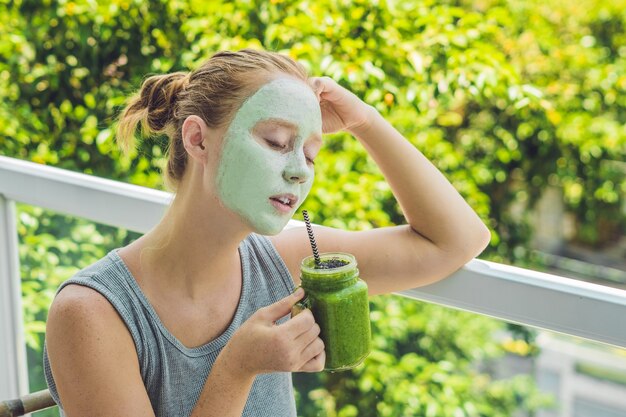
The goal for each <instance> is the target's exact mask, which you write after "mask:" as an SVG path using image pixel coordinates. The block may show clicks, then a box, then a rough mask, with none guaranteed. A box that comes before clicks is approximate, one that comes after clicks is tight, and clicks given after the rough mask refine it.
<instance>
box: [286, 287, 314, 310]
mask: <svg viewBox="0 0 626 417" xmlns="http://www.w3.org/2000/svg"><path fill="white" fill-rule="evenodd" d="M300 287H301V285H298V286H297V287H296V288H295V289H294V290H293V292H296V291H297V290H298V288H300ZM293 292H292V294H293ZM310 308H311V300H310V299H309V296H308V295H306V294H305V295H304V298H303V299H302V300H300V301H298V302H297V303H295V304H294V305H293V307H292V308H291V317H292V318H293V317H295V316H297V315H298V314H300V313H302V312H303V311H304V310H306V309H310Z"/></svg>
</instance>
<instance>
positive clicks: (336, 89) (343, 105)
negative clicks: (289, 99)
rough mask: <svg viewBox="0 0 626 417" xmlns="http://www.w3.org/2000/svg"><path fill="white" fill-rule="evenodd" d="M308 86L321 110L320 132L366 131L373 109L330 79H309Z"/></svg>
mask: <svg viewBox="0 0 626 417" xmlns="http://www.w3.org/2000/svg"><path fill="white" fill-rule="evenodd" d="M308 83H309V85H310V86H311V88H313V91H314V92H315V94H316V95H317V98H318V100H319V102H320V107H321V109H322V132H323V133H334V132H338V131H340V130H345V131H348V132H350V133H354V132H355V131H356V130H363V129H366V128H367V126H368V125H369V123H370V120H371V117H372V116H371V112H372V111H375V109H374V108H373V107H372V106H370V105H368V104H366V103H364V102H363V101H362V100H361V99H360V98H358V97H357V96H356V95H355V94H354V93H352V92H351V91H348V90H346V89H345V88H343V87H342V86H340V85H339V84H337V83H336V82H335V80H333V79H332V78H330V77H311V78H309V80H308Z"/></svg>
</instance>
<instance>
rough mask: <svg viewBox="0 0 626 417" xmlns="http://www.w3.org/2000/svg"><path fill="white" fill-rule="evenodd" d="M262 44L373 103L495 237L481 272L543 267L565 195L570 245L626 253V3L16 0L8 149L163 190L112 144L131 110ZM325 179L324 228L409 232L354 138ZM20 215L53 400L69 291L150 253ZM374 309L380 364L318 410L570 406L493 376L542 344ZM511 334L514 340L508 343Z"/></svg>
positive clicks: (0, 141)
mask: <svg viewBox="0 0 626 417" xmlns="http://www.w3.org/2000/svg"><path fill="white" fill-rule="evenodd" d="M244 47H251V48H260V49H261V48H262V49H269V50H273V51H279V52H283V53H285V54H288V55H290V56H291V57H292V58H294V59H296V60H298V61H300V62H302V63H303V64H304V65H305V66H306V67H307V68H308V69H309V70H310V73H311V74H312V75H315V76H319V75H327V76H330V77H332V78H334V79H335V80H336V81H338V82H339V83H340V84H342V85H343V86H345V87H347V88H348V89H350V90H351V91H353V92H354V93H355V94H357V95H358V96H359V97H361V98H362V99H363V100H364V101H365V102H367V103H369V104H371V105H373V106H375V107H376V108H377V109H378V111H379V112H380V113H381V114H382V115H383V116H384V117H386V118H387V119H388V120H389V121H390V122H391V123H392V124H393V125H394V126H396V128H397V129H398V130H399V131H400V132H401V133H403V134H404V136H405V137H406V138H407V139H408V140H409V141H410V142H411V143H412V144H414V145H415V146H416V147H417V148H419V149H420V150H421V151H422V152H423V153H424V154H425V155H426V156H427V157H428V158H429V159H430V160H431V161H432V162H433V163H434V164H435V165H436V166H437V167H438V168H439V169H440V170H441V171H442V172H444V174H445V175H446V176H447V178H448V179H449V180H450V181H451V182H452V183H453V185H454V186H455V187H456V188H457V190H459V192H460V193H461V194H462V195H463V196H464V197H465V198H466V199H467V201H468V202H469V204H470V205H471V206H472V207H473V208H474V209H475V210H476V211H477V212H478V213H479V214H480V216H481V217H482V218H483V220H484V221H485V223H486V224H488V225H489V227H490V228H491V231H492V236H493V238H492V241H491V245H490V247H489V248H488V249H487V250H486V251H485V253H484V254H483V255H481V258H483V259H488V260H493V261H497V262H504V263H510V264H515V265H519V266H524V267H531V268H534V269H542V268H543V267H544V266H545V265H543V264H542V258H540V257H537V256H536V252H534V250H533V247H534V244H535V243H537V241H536V240H535V239H534V237H535V236H536V233H535V231H536V230H537V222H536V219H535V217H536V213H537V211H536V206H537V202H538V201H540V200H541V198H542V196H543V195H544V194H545V192H546V190H548V189H550V190H555V191H556V193H557V194H556V195H557V196H559V197H560V199H559V200H560V201H561V202H562V211H563V213H564V215H565V216H566V220H567V225H568V227H564V228H563V233H562V235H559V236H558V237H559V244H560V245H561V246H563V245H574V246H576V247H579V248H587V249H589V250H611V249H612V248H615V247H622V246H620V245H623V242H624V229H625V226H626V216H625V212H626V209H625V208H626V162H625V159H626V158H625V156H626V125H625V121H626V1H624V0H615V1H612V2H604V1H601V0H577V1H576V2H571V1H565V0H543V1H538V0H526V1H522V0H474V1H471V0H466V1H463V0H459V1H420V0H406V1H391V0H388V1H376V0H359V1H347V0H343V1H340V0H317V1H281V0H271V1H243V0H237V1H228V2H224V1H210V2H204V1H197V0H173V1H151V2H147V1H141V0H113V1H111V0H107V1H98V2H96V1H95V0H89V1H83V0H80V1H51V0H43V1H42V0H37V1H33V0H23V1H19V0H18V1H8V0H0V97H1V98H2V99H1V100H0V154H2V155H6V156H11V157H15V158H19V159H23V160H29V161H35V162H38V163H41V164H48V165H53V166H56V167H59V168H64V169H68V170H72V171H78V172H83V173H87V174H91V175H96V176H100V177H106V178H110V179H114V180H118V181H124V182H129V183H133V184H138V185H142V186H146V187H152V188H159V189H162V183H161V176H160V170H161V168H162V167H163V166H164V163H165V156H164V154H165V151H166V144H167V142H166V141H165V140H164V138H163V137H155V138H152V139H150V140H146V141H144V142H142V144H141V145H140V147H139V149H138V150H137V152H135V153H134V154H133V155H131V156H130V157H123V156H122V155H121V154H120V151H119V150H118V149H117V147H116V144H115V141H114V137H113V132H114V119H115V117H116V116H117V114H118V112H119V111H120V109H121V106H122V105H123V104H124V101H125V99H126V97H128V96H129V95H130V94H131V93H133V92H134V91H136V90H137V89H138V87H139V86H140V84H141V81H142V80H143V79H144V78H145V77H146V76H148V75H151V74H156V73H164V72H172V71H179V70H183V71H186V70H189V69H193V68H195V67H196V66H197V65H199V63H200V62H202V61H203V60H205V59H206V58H208V57H210V56H211V55H212V54H213V53H215V52H217V51H218V50H222V49H231V50H236V49H241V48H244ZM316 177H317V178H316V184H315V186H314V187H313V190H312V192H311V194H310V196H309V197H308V199H307V201H306V202H305V204H304V205H303V207H302V208H303V209H307V210H308V211H309V213H311V218H312V221H314V222H316V223H319V224H324V225H328V226H333V227H338V228H346V229H352V230H363V229H368V228H373V227H384V226H390V225H395V224H403V223H406V221H405V219H404V217H403V216H402V213H401V211H400V209H399V206H398V204H397V203H396V201H395V199H394V198H393V195H392V193H391V190H390V188H389V186H388V185H387V183H386V182H385V180H384V178H383V177H382V175H381V173H380V171H379V170H378V168H377V166H376V165H375V163H374V161H373V160H372V159H371V158H370V157H369V156H368V155H367V153H366V152H365V150H364V148H363V147H362V146H361V145H360V144H359V143H358V141H356V140H355V139H354V138H352V137H350V136H349V135H347V134H334V135H328V136H326V138H325V146H324V148H323V150H322V152H321V153H320V157H319V158H318V160H317V161H316ZM424 198H428V196H424ZM18 209H19V221H20V223H19V235H20V245H21V246H20V260H21V267H22V277H23V296H24V308H25V311H24V315H25V326H26V330H27V343H28V355H29V364H30V366H29V368H30V378H31V390H32V391H34V390H38V389H42V388H45V381H44V380H43V376H42V368H41V354H42V345H43V340H44V332H45V320H46V316H47V309H48V306H49V305H50V303H51V301H52V297H53V296H54V292H55V290H56V288H57V286H58V285H59V284H60V283H61V282H62V281H63V280H65V279H67V278H69V277H70V276H71V275H72V274H73V273H74V272H76V271H77V270H78V269H79V268H82V267H84V266H86V265H88V264H90V263H92V262H94V261H95V260H97V259H98V258H100V257H102V256H104V255H105V254H106V253H107V251H109V250H111V249H112V248H114V247H118V246H121V245H125V244H127V243H129V242H130V241H132V240H133V239H135V238H137V237H138V236H137V234H135V233H131V232H128V231H124V230H118V229H115V228H111V227H109V226H105V225H99V224H90V223H89V222H86V221H83V220H81V219H73V218H67V217H65V216H62V215H60V214H57V213H52V212H47V211H44V210H42V209H40V208H37V207H30V206H25V205H18ZM557 229H558V230H560V229H562V228H561V225H560V224H559V225H558V227H557ZM540 243H541V242H539V244H540ZM371 303H372V305H371V308H372V322H373V326H374V344H375V349H374V351H373V353H372V355H371V356H370V357H369V358H368V360H367V362H366V364H365V365H364V366H361V367H359V368H358V369H356V370H354V371H351V372H349V373H340V374H319V375H295V376H294V380H295V383H296V388H297V391H298V393H297V401H298V410H299V414H300V415H303V416H313V415H317V416H327V417H335V416H339V417H349V416H357V415H358V416H418V415H419V416H429V417H430V416H432V417H438V416H454V417H460V416H489V417H492V416H493V417H496V416H510V415H513V414H514V413H516V412H522V413H525V414H524V415H533V413H535V412H536V410H539V409H540V408H542V407H551V406H554V404H553V402H551V401H550V399H549V398H546V396H544V395H542V394H540V393H539V392H538V390H537V389H536V387H535V385H534V382H533V380H532V377H530V376H525V375H518V376H515V377H513V378H507V379H497V378H495V377H493V376H492V375H490V374H489V372H487V371H486V369H488V364H489V363H491V362H493V361H496V360H497V359H498V358H500V357H502V356H503V355H519V356H532V355H535V354H536V353H537V348H536V346H535V345H534V343H533V338H534V334H533V332H532V331H530V330H528V329H526V328H523V327H520V326H515V325H510V324H506V323H502V322H499V321H496V320H492V319H490V318H487V317H482V316H477V315H473V314H468V313H464V312H460V311H453V310H450V309H446V308H442V307H439V306H436V305H429V304H423V303H418V302H415V301H410V300H405V299H402V298H400V297H397V296H380V297H374V298H372V300H371ZM503 332H505V333H507V334H510V335H512V337H513V339H510V338H509V339H505V340H504V341H503V339H502V338H498V337H495V335H498V334H503ZM551 404H552V405H551ZM37 415H41V416H56V415H58V412H57V411H56V410H51V411H47V412H42V413H38V414H37Z"/></svg>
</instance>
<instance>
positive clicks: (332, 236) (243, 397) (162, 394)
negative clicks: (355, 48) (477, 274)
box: [44, 49, 490, 417]
mask: <svg viewBox="0 0 626 417" xmlns="http://www.w3.org/2000/svg"><path fill="white" fill-rule="evenodd" d="M139 123H141V125H142V127H143V130H144V132H147V133H166V134H167V135H168V136H169V138H170V145H169V146H170V147H169V151H170V152H169V161H168V165H167V170H166V172H165V181H166V184H167V185H168V186H169V188H170V189H171V190H172V191H174V192H175V198H174V200H173V202H172V205H171V207H170V208H169V210H168V211H167V213H166V214H165V216H164V217H163V219H162V220H161V222H159V223H158V224H157V225H156V226H155V227H154V228H153V229H152V230H150V231H149V232H148V233H146V234H145V235H143V236H142V237H141V238H139V239H137V240H136V241H134V242H132V243H131V244H129V245H128V246H125V247H123V248H118V249H115V250H113V251H111V252H110V253H109V254H108V255H107V256H106V257H104V258H103V259H101V260H99V261H98V262H96V263H95V264H93V265H91V266H89V267H87V268H85V269H83V270H81V271H79V272H78V273H77V274H76V275H75V276H73V277H72V278H71V279H70V280H68V281H66V282H65V283H63V285H62V286H61V287H60V288H59V290H58V292H57V295H56V297H55V299H54V302H53V303H52V306H51V308H50V312H49V317H48V324H47V326H48V327H47V334H46V345H45V349H44V364H45V370H46V378H47V381H48V385H49V387H50V390H51V392H52V395H53V397H54V399H55V401H57V403H58V404H59V406H60V407H61V408H62V409H63V411H64V413H65V415H67V416H70V417H75V416H84V415H89V416H99V415H102V416H112V415H116V416H126V415H127V416H154V415H157V416H194V417H199V416H219V417H225V416H241V415H244V416H264V417H266V416H272V417H274V416H276V417H278V416H295V415H296V410H295V401H294V396H293V388H292V385H291V372H317V371H320V370H322V369H323V366H324V360H325V356H324V346H323V343H322V341H321V339H320V338H319V327H318V325H317V324H316V323H315V320H314V319H313V316H312V315H311V313H310V312H309V311H305V312H304V313H301V314H299V315H297V316H295V317H294V318H291V319H289V313H290V311H291V307H292V306H293V305H294V304H295V303H296V302H297V301H298V300H300V299H301V298H302V296H303V294H302V291H301V290H300V291H298V292H295V293H293V294H292V292H293V290H294V289H295V287H296V286H297V285H299V283H300V280H299V265H300V262H301V260H302V259H303V258H304V257H306V256H308V255H310V251H311V247H310V245H309V241H308V239H307V235H306V232H304V231H303V230H302V229H290V230H283V228H284V226H285V225H286V224H287V222H288V221H289V219H290V218H291V217H292V216H293V214H294V213H295V211H296V210H297V208H298V207H299V206H300V205H301V204H302V202H303V201H304V200H305V198H306V197H307V195H308V193H309V191H310V189H311V186H312V184H313V178H314V165H313V164H314V162H313V161H314V159H315V157H316V156H317V154H318V152H319V150H320V147H321V146H322V134H323V133H332V132H337V131H340V130H344V131H347V132H349V133H351V134H352V135H353V136H354V137H356V138H357V140H359V142H360V143H361V144H362V145H363V146H364V147H365V149H366V150H367V151H368V152H369V154H370V155H371V156H372V158H373V159H374V160H375V161H376V163H377V164H378V166H379V167H380V169H381V171H382V173H383V174H384V176H385V178H386V180H387V181H388V182H389V184H390V186H391V188H392V189H393V193H394V195H395V197H396V198H397V200H398V202H399V204H400V206H401V207H402V210H403V213H404V215H405V217H406V219H407V220H408V222H409V224H407V225H402V226H396V227H385V228H379V229H374V230H368V231H345V230H338V229H334V228H330V227H321V226H315V227H314V232H315V236H316V239H317V241H318V245H319V247H320V248H323V251H325V252H331V251H341V252H349V253H351V254H353V255H355V257H356V259H357V260H358V263H359V271H360V276H361V278H362V279H363V280H365V281H366V282H367V284H368V286H369V291H370V294H371V295H375V294H383V293H390V292H393V291H399V290H403V289H408V288H413V287H419V286H423V285H428V284H430V283H433V282H436V281H438V280H440V279H442V278H444V277H446V276H448V275H450V274H451V273H452V272H454V271H455V270H457V269H458V268H460V267H461V266H463V265H464V264H465V263H466V262H468V261H469V260H471V259H472V258H474V257H475V256H477V255H478V254H479V253H480V252H481V251H482V250H483V249H484V248H485V246H486V245H487V243H488V241H489V236H490V235H489V231H488V229H487V228H486V227H485V225H484V224H483V223H482V222H481V220H480V219H479V218H478V216H477V215H476V214H475V213H474V211H473V210H472V209H471V208H470V207H469V206H468V205H467V204H466V202H465V201H464V200H463V199H462V198H461V196H460V195H459V194H458V193H457V192H456V191H455V189H454V188H453V187H452V186H451V185H450V183H449V182H448V181H447V180H446V179H445V177H444V176H443V175H442V174H441V173H440V172H439V171H438V170H437V169H436V168H435V167H434V166H433V165H432V164H431V163H430V162H429V161H428V160H427V159H426V158H425V157H424V156H423V155H422V154H421V153H420V152H419V150H417V149H415V147H414V146H412V145H411V144H410V143H409V142H408V141H407V140H406V139H405V138H404V137H402V135H401V134H400V133H399V132H398V131H397V130H395V129H394V128H393V127H392V126H391V125H390V124H389V123H387V121H386V120H385V119H384V118H383V117H381V116H380V114H378V112H377V111H376V110H375V109H374V108H373V107H372V106H369V105H367V104H365V103H364V102H362V101H361V100H360V99H359V98H358V97H357V96H355V95H354V94H353V93H351V92H350V91H348V90H346V89H344V88H343V87H341V86H340V85H338V84H337V83H336V82H335V81H333V80H332V79H330V78H328V77H312V78H309V77H308V75H307V73H306V70H305V69H304V68H303V67H302V66H301V65H300V64H298V63H296V62H294V61H293V60H291V59H290V58H288V57H286V56H284V55H281V54H278V53H273V52H263V51H255V50H247V49H244V50H241V51H237V52H231V51H223V52H219V53H217V54H215V55H213V56H212V57H211V58H210V59H209V60H207V61H206V62H205V63H204V64H203V65H202V66H201V67H200V68H198V69H197V70H195V71H192V72H190V73H188V74H187V73H180V72H179V73H173V74H165V75H157V76H152V77H150V78H148V79H147V80H145V82H144V83H143V85H142V87H141V90H140V92H139V93H138V94H137V95H136V96H135V97H134V98H133V99H132V100H131V101H130V103H129V104H128V106H127V107H126V109H125V110H124V112H123V114H122V115H121V118H120V123H119V125H118V135H117V137H118V140H119V141H120V143H121V145H122V146H123V147H124V148H125V149H128V148H129V147H131V146H133V137H134V132H135V129H136V126H137V124H139ZM61 290H63V291H61Z"/></svg>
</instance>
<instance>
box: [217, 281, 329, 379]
mask: <svg viewBox="0 0 626 417" xmlns="http://www.w3.org/2000/svg"><path fill="white" fill-rule="evenodd" d="M303 295H304V290H302V289H301V288H300V289H299V290H298V291H296V292H294V293H293V294H291V295H289V296H287V297H285V298H283V299H282V300H279V301H277V302H276V303H274V304H272V305H269V306H267V307H264V308H261V309H259V310H258V311H257V312H255V313H254V314H253V315H252V316H251V317H250V318H249V319H248V320H247V321H246V322H245V323H244V324H243V325H242V326H241V327H240V328H239V329H238V330H237V331H236V332H235V334H234V335H233V337H232V338H231V340H230V341H229V342H228V344H227V345H226V346H225V347H224V351H222V353H221V354H220V356H221V355H222V354H224V355H227V358H222V359H226V361H227V362H228V363H229V365H230V366H229V367H230V369H231V370H233V371H234V372H241V373H243V374H246V375H257V374H261V373H268V372H319V371H321V370H323V369H324V363H325V362H326V355H325V353H324V342H322V339H320V338H319V334H320V327H319V326H318V325H317V323H315V319H314V318H313V314H312V313H311V311H310V310H306V311H303V312H302V313H300V314H298V315H297V316H296V317H294V318H292V319H290V320H288V321H286V322H284V323H282V324H279V325H277V324H276V321H277V320H279V319H280V318H281V317H284V316H286V315H287V314H289V312H291V308H292V307H293V305H294V304H295V303H297V302H298V301H299V300H300V299H301V298H302V296H303Z"/></svg>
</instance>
